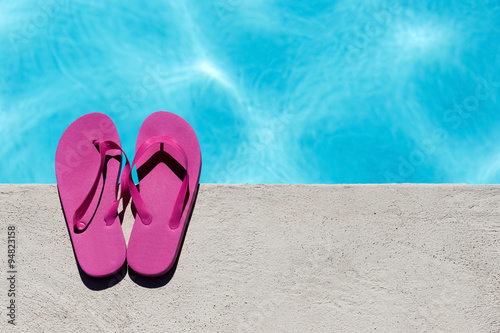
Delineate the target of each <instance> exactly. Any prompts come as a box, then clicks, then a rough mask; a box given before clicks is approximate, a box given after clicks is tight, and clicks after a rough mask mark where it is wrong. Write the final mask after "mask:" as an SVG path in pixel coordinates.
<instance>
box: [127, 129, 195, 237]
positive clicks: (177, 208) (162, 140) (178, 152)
mask: <svg viewBox="0 0 500 333" xmlns="http://www.w3.org/2000/svg"><path fill="white" fill-rule="evenodd" d="M156 144H163V149H164V150H165V152H167V153H168V154H170V156H172V157H173V158H174V159H175V160H176V161H177V162H179V164H181V165H182V167H183V168H184V169H185V170H186V173H185V175H184V179H183V180H182V185H181V188H180V190H179V194H178V195H177V199H176V200H175V205H174V209H173V211H172V215H171V216H170V220H169V225H170V227H171V228H172V229H175V228H177V227H178V226H179V223H180V219H181V216H182V213H183V207H184V200H185V198H186V194H187V191H188V186H189V175H188V158H187V154H186V152H185V151H184V149H182V147H181V145H179V143H178V142H177V141H175V139H174V138H172V137H170V136H154V137H151V138H149V139H148V140H146V141H145V142H144V143H143V144H142V145H141V146H140V147H139V149H138V150H137V152H136V155H135V157H134V160H133V162H132V166H131V167H130V170H131V171H132V169H133V168H134V166H135V165H136V163H137V161H138V160H139V159H140V158H141V157H142V156H143V155H144V153H145V152H146V151H147V150H148V149H150V148H151V147H152V146H154V145H156ZM129 181H130V182H132V183H131V184H132V185H131V186H129V190H130V195H131V196H132V201H133V202H134V206H135V208H136V210H137V214H139V216H140V218H141V221H142V223H143V224H145V225H148V224H150V223H151V221H152V220H153V217H152V216H151V213H150V212H149V210H148V208H147V205H146V204H145V203H144V200H143V199H142V197H141V194H140V192H139V191H138V190H137V188H136V186H134V185H133V181H132V173H130V179H129Z"/></svg>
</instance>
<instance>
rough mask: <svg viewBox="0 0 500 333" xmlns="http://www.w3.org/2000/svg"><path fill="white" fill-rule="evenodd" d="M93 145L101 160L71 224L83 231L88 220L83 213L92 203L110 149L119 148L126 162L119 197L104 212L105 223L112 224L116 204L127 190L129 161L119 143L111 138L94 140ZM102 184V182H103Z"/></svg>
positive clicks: (115, 213) (116, 208)
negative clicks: (96, 148)
mask: <svg viewBox="0 0 500 333" xmlns="http://www.w3.org/2000/svg"><path fill="white" fill-rule="evenodd" d="M93 143H94V145H95V146H97V147H98V148H99V152H100V154H101V162H100V164H99V170H98V171H97V175H96V177H95V180H94V183H93V184H92V187H91V189H90V191H89V192H88V194H87V196H86V197H85V199H84V200H83V202H82V203H81V204H80V206H79V207H78V208H77V209H76V211H75V214H74V215H73V225H74V227H75V229H76V230H78V231H83V230H85V228H87V226H88V224H89V222H90V220H87V219H84V216H85V214H86V213H87V211H88V209H89V207H90V204H91V203H92V200H93V199H94V196H95V194H96V192H97V187H98V185H99V181H100V179H101V177H102V173H103V171H104V166H105V165H106V153H107V152H108V151H110V150H120V151H121V153H122V154H123V155H124V156H125V159H126V161H127V162H126V164H125V167H124V169H123V173H122V176H121V188H120V197H119V198H118V199H117V200H116V201H115V202H113V204H112V205H111V207H110V208H109V210H108V212H107V213H106V215H105V217H104V221H105V223H106V225H108V226H109V225H112V224H113V222H114V221H115V219H116V216H117V214H118V205H119V203H120V200H121V199H122V198H123V196H124V195H125V193H126V192H127V191H128V175H129V174H130V163H129V161H128V158H127V155H126V154H125V152H124V151H123V149H122V148H121V146H120V145H119V144H117V143H116V142H114V141H111V140H104V141H94V142H93ZM103 186H104V184H103Z"/></svg>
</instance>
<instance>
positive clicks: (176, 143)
mask: <svg viewBox="0 0 500 333" xmlns="http://www.w3.org/2000/svg"><path fill="white" fill-rule="evenodd" d="M134 166H136V167H137V175H138V178H139V186H138V187H139V189H140V192H139V191H138V189H137V188H136V187H135V186H134V185H132V184H133V183H130V186H129V189H130V194H131V196H132V202H133V203H134V206H135V208H136V210H137V214H136V219H135V223H134V226H133V229H132V233H131V235H130V240H129V243H128V252H127V261H128V264H129V266H130V268H132V269H133V270H134V271H135V272H137V273H138V274H141V275H144V276H160V275H163V274H165V273H166V272H168V271H169V270H170V269H171V268H172V266H173V265H174V263H175V261H176V259H177V256H178V254H179V249H180V245H181V243H182V239H183V237H184V233H185V231H186V226H187V222H188V218H189V216H190V213H191V211H192V209H193V206H194V201H195V198H196V193H197V191H198V182H199V178H200V171H201V151H200V144H199V143H198V138H197V137H196V134H195V132H194V130H193V128H192V127H191V126H190V125H189V124H188V123H187V122H186V121H185V120H184V119H182V118H181V117H179V116H177V115H175V114H173V113H169V112H164V111H159V112H155V113H153V114H151V115H150V116H149V117H148V118H146V120H145V121H144V123H143V124H142V126H141V129H140V131H139V135H138V137H137V145H136V156H135V158H134V161H133V162H132V166H131V169H132V168H134Z"/></svg>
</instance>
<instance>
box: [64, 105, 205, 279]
mask: <svg viewBox="0 0 500 333" xmlns="http://www.w3.org/2000/svg"><path fill="white" fill-rule="evenodd" d="M122 153H123V155H124V156H125V158H126V155H125V154H124V152H123V150H122V148H121V145H120V138H119V136H118V131H117V130H116V127H115V125H114V124H113V121H112V120H111V119H110V118H109V117H108V116H106V115H105V114H102V113H90V114H87V115H85V116H83V117H81V118H79V119H77V120H76V121H75V122H73V123H72V124H71V125H70V126H69V127H68V128H67V129H66V131H65V132H64V134H63V135H62V137H61V140H60V141H59V146H58V147H57V152H56V177H57V187H58V190H59V196H60V198H61V204H62V208H63V211H64V216H65V218H66V223H67V225H68V230H69V233H70V236H71V241H72V243H73V248H74V252H75V255H76V258H77V261H78V263H79V265H80V267H81V268H82V270H83V271H84V272H85V273H86V274H88V275H90V276H93V277H105V276H109V275H112V274H114V273H116V272H117V271H119V270H120V269H121V267H122V266H123V265H124V263H125V260H127V262H128V265H129V266H130V267H131V268H132V269H133V270H134V271H135V272H137V273H139V274H141V275H144V276H160V275H163V274H165V273H166V272H168V271H169V270H170V269H171V268H172V266H173V265H174V263H175V261H176V259H177V256H178V254H179V249H180V245H181V243H182V238H183V237H184V233H185V231H186V226H187V222H188V218H189V216H190V214H191V211H192V209H193V206H194V201H195V198H196V194H197V191H198V183H199V178H200V171H201V152H200V145H199V142H198V138H197V137H196V134H195V132H194V130H193V128H192V127H191V126H190V125H189V124H188V123H187V122H186V121H185V120H184V119H182V118H181V117H179V116H177V115H175V114H173V113H169V112H163V111H160V112H155V113H153V114H151V115H150V116H149V117H148V118H146V120H145V121H144V123H143V124H142V126H141V129H140V131H139V135H138V137H137V144H136V151H135V158H134V160H133V162H132V164H130V163H129V160H128V159H127V158H126V162H125V167H124V169H123V172H122V174H121V180H120V182H121V189H120V196H119V197H118V199H117V198H116V197H117V194H118V180H119V178H120V170H121V167H122V162H123V160H122ZM134 167H136V168H137V175H138V178H139V185H137V187H136V185H135V184H134V182H133V180H132V176H131V170H132V169H133V168H134ZM128 194H130V197H131V198H132V202H133V205H134V207H135V211H136V214H135V222H134V226H133V229H132V233H131V235H130V240H129V242H128V247H127V246H126V244H125V238H124V236H123V231H122V227H121V217H120V216H119V214H118V207H119V203H120V201H121V200H122V198H124V196H125V197H128ZM124 201H126V200H124ZM125 206H126V205H125V204H124V207H123V209H125Z"/></svg>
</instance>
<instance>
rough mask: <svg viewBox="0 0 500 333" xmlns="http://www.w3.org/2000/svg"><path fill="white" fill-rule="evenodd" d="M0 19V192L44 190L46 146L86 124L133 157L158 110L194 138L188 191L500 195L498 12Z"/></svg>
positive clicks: (50, 156) (449, 5) (297, 4)
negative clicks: (193, 181)
mask: <svg viewBox="0 0 500 333" xmlns="http://www.w3.org/2000/svg"><path fill="white" fill-rule="evenodd" d="M0 9H1V10H0V17H1V19H0V32H1V33H0V50H1V52H0V65H1V74H2V75H1V76H0V138H1V146H0V160H1V163H0V182H2V183H55V171H54V158H55V150H56V147H57V143H58V140H59V138H60V137H61V135H62V133H63V131H64V130H65V128H66V127H67V126H68V125H69V124H70V123H71V122H72V121H73V120H75V119H76V118H78V117H79V116H81V115H83V114H85V113H88V112H104V113H106V114H108V115H109V116H111V117H112V118H113V120H114V122H115V124H116V126H117V128H118V131H119V133H120V136H121V140H122V144H123V146H124V148H125V150H126V151H127V152H128V154H129V155H130V156H131V157H132V156H133V150H134V146H135V140H136V135H137V132H138V130H139V127H140V125H141V122H142V121H143V120H144V119H145V118H146V116H147V115H149V114H150V113H152V112H154V111H157V110H166V111H170V112H174V113H177V114H179V115H181V116H182V117H184V118H185V119H186V120H187V121H189V122H190V123H191V124H192V126H193V127H194V129H195V130H196V132H197V134H198V137H199V139H200V144H201V149H202V154H203V170H202V176H201V181H202V182H215V183H385V182H427V183H441V182H451V183H472V184H476V183H499V182H500V145H499V143H500V112H499V111H500V109H499V98H500V43H499V41H500V19H499V18H500V2H498V1H453V0H451V1H430V0H425V1H374V0H373V1H370V0H364V1H347V0H343V1H326V0H325V1H320V0H316V1H297V0H286V1H285V0H279V1H278V0H265V1H264V0H215V1H201V0H191V1H173V0H172V1H130V2H129V1H127V2H118V1H113V2H111V3H107V2H101V1H93V0H92V1H88V0H87V1H67V0H49V1H46V2H43V3H42V2H32V1H26V0H23V1H16V2H15V3H6V2H3V3H2V4H1V5H0Z"/></svg>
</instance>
